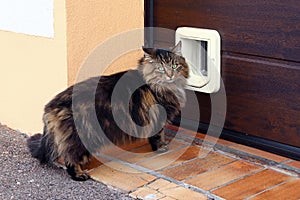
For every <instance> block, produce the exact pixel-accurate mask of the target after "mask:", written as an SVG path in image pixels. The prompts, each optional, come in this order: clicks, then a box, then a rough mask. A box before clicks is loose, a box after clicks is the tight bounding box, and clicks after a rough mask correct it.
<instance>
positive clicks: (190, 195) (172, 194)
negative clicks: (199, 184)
mask: <svg viewBox="0 0 300 200" xmlns="http://www.w3.org/2000/svg"><path fill="white" fill-rule="evenodd" d="M147 187H149V188H150V189H152V190H154V191H158V192H159V193H161V194H163V195H165V196H166V197H164V198H162V199H164V200H173V199H177V200H180V199H182V200H185V199H189V200H190V199H197V200H198V199H199V200H201V199H207V198H206V196H205V195H203V194H200V193H198V192H195V191H192V190H189V189H186V188H184V187H181V186H179V185H177V184H175V183H172V182H170V181H167V180H164V179H157V180H155V181H154V182H153V183H151V184H149V185H148V186H147Z"/></svg>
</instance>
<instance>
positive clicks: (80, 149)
mask: <svg viewBox="0 0 300 200" xmlns="http://www.w3.org/2000/svg"><path fill="white" fill-rule="evenodd" d="M143 51H144V56H143V57H142V58H141V59H140V60H139V63H138V67H137V69H135V70H128V71H125V72H119V73H116V74H112V75H108V76H99V77H93V78H89V79H87V80H85V81H82V82H80V83H76V84H75V85H73V86H70V87H69V88H67V89H66V90H64V91H63V92H61V93H59V94H58V95H57V96H55V97H54V98H53V99H52V100H51V101H50V102H49V103H48V104H46V106H45V108H44V115H43V122H44V130H43V134H35V135H33V136H31V137H30V138H29V139H28V141H27V143H28V147H29V150H30V152H31V155H32V156H33V157H34V158H37V159H38V160H39V161H40V163H41V164H46V163H53V162H54V161H55V160H57V159H58V158H61V159H62V160H64V162H65V166H66V169H67V173H68V174H69V175H70V176H71V178H72V179H73V180H76V181H85V180H87V179H89V178H90V177H89V175H88V174H87V173H86V172H85V171H84V170H82V166H84V165H86V164H88V163H89V160H90V159H91V155H92V153H93V152H96V151H98V150H99V149H101V148H102V147H104V146H105V145H106V144H107V142H108V141H107V140H106V139H105V137H103V135H101V134H99V132H98V129H97V126H99V125H100V127H101V128H102V130H103V132H104V133H105V136H106V137H107V138H108V139H109V140H110V141H111V142H112V143H114V144H116V145H119V144H126V143H128V142H130V141H134V140H136V139H139V138H148V141H149V143H150V145H151V148H152V150H153V151H157V152H164V151H167V150H168V148H167V145H166V144H165V142H164V138H163V135H164V132H163V126H164V125H165V123H171V121H172V120H173V119H174V117H175V116H178V115H180V111H181V108H182V107H183V106H184V104H185V102H186V96H185V89H184V88H185V86H186V79H187V78H188V76H189V68H188V64H187V63H186V61H185V58H184V57H183V56H182V54H181V42H179V43H178V44H177V45H176V46H174V47H173V48H170V49H159V48H145V47H143ZM123 77H127V78H126V79H125V80H126V81H123V82H122V84H119V86H118V87H121V90H120V91H119V92H120V94H118V95H117V96H118V97H120V98H116V100H115V101H117V102H116V104H114V106H115V107H113V106H112V94H113V90H114V88H115V87H116V86H117V83H118V81H121V79H122V78H123ZM135 83H139V84H140V85H141V86H140V87H138V88H134V85H135ZM141 83H142V84H141ZM93 85H94V86H95V85H96V87H95V88H96V89H94V90H95V91H92V90H93V89H92V88H93V87H92V86H93ZM120 85H121V86H120ZM91 94H92V96H91ZM131 94H132V95H131ZM124 95H125V96H126V95H127V96H128V95H131V96H129V97H130V99H129V102H127V103H129V105H128V104H127V105H126V101H124V100H122V97H123V96H124ZM74 97H78V100H76V102H74ZM155 104H159V105H161V106H163V107H164V110H165V114H166V120H165V121H163V119H162V118H163V117H161V116H162V115H163V112H162V110H161V109H159V107H153V105H155ZM114 110H115V111H116V112H117V114H118V113H119V114H120V115H122V114H123V115H124V116H126V111H127V112H129V116H130V117H131V119H130V120H132V121H133V122H134V123H135V124H136V125H137V126H140V127H142V128H141V130H138V129H137V128H136V126H134V125H132V123H127V120H128V119H126V118H124V120H123V121H121V123H123V125H125V126H127V128H128V129H129V130H130V134H127V133H126V132H125V131H123V129H122V128H120V127H119V126H118V124H117V123H116V122H115V120H114V115H113V111H114ZM151 110H152V111H151ZM92 112H95V113H96V117H97V120H96V122H95V120H93V119H92V117H91V113H92ZM124 113H125V114H124ZM122 119H123V118H122ZM151 121H152V122H151ZM149 125H151V126H150V128H149ZM143 127H148V129H145V130H144V129H143ZM159 127H161V128H160V129H159V130H158V132H155V133H151V132H153V130H154V129H157V128H159ZM152 129H153V130H152ZM82 139H83V140H85V141H87V142H83V140H82Z"/></svg>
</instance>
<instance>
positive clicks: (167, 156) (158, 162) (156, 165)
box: [138, 147, 189, 170]
mask: <svg viewBox="0 0 300 200" xmlns="http://www.w3.org/2000/svg"><path fill="white" fill-rule="evenodd" d="M188 149H189V148H188V147H185V148H181V149H178V150H176V151H170V152H167V153H164V154H161V155H159V156H157V157H154V158H151V159H147V160H145V161H143V162H139V163H138V164H139V165H141V166H143V167H145V168H147V169H151V170H161V169H163V168H165V167H168V166H172V165H175V164H176V163H178V162H180V161H178V159H179V158H180V157H181V156H183V154H184V153H185V152H186V151H187V150H188Z"/></svg>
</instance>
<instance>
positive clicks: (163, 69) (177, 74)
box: [139, 42, 189, 86]
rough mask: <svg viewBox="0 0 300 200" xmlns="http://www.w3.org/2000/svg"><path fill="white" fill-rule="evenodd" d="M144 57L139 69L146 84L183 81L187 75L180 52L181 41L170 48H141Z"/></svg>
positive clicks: (185, 64)
mask: <svg viewBox="0 0 300 200" xmlns="http://www.w3.org/2000/svg"><path fill="white" fill-rule="evenodd" d="M143 51H144V53H145V55H144V57H143V58H142V59H141V60H140V62H139V70H140V71H141V73H142V74H143V76H144V79H145V81H146V83H147V84H151V85H152V84H155V85H157V84H158V85H161V86H167V85H169V84H174V83H175V84H176V83H183V84H184V83H185V82H186V79H187V78H188V76H189V69H188V65H187V63H186V61H185V59H184V57H182V54H181V42H179V43H178V44H177V45H176V46H175V47H172V48H170V49H168V50H167V49H156V48H143Z"/></svg>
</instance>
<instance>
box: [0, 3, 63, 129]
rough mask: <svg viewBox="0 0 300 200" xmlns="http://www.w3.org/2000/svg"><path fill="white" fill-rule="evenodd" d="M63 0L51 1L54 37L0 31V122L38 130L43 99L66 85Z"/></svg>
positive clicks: (45, 101)
mask: <svg viewBox="0 0 300 200" xmlns="http://www.w3.org/2000/svg"><path fill="white" fill-rule="evenodd" d="M65 13H66V12H65V2H64V1H62V0H55V1H54V30H55V37H54V39H51V38H43V37H36V36H29V35H24V34H20V33H12V32H8V31H0V122H1V123H2V124H6V125H8V126H10V127H12V128H14V129H19V130H21V131H22V132H29V133H30V132H31V133H34V132H41V131H42V127H43V125H42V114H43V108H44V105H45V103H47V102H48V101H49V99H51V98H52V97H53V96H54V95H55V94H56V93H57V91H60V90H62V89H63V88H65V87H66V86H67V61H66V24H65V21H66V20H65V19H66V16H65Z"/></svg>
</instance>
